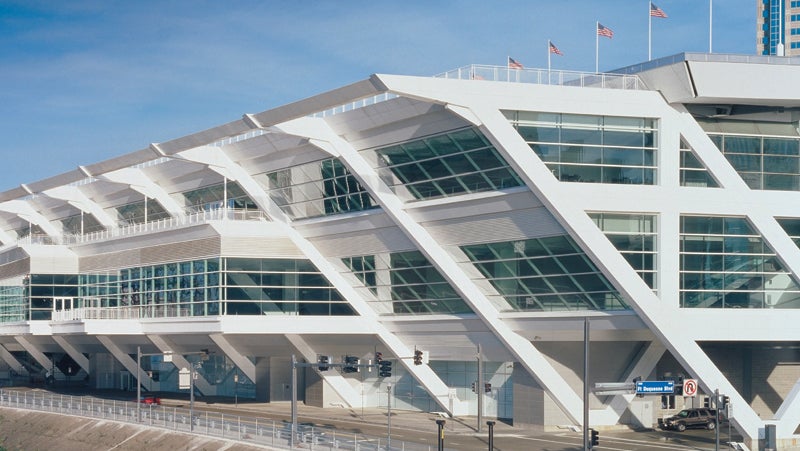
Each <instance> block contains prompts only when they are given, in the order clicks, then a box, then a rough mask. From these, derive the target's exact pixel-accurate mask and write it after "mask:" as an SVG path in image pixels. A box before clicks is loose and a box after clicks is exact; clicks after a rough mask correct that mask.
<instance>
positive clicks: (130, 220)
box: [117, 199, 170, 226]
mask: <svg viewBox="0 0 800 451" xmlns="http://www.w3.org/2000/svg"><path fill="white" fill-rule="evenodd" d="M145 212H146V213H145ZM169 217H170V214H169V213H168V212H167V210H165V209H164V207H163V206H161V204H160V203H158V201H157V200H155V199H147V200H141V201H138V202H132V203H130V204H126V205H121V206H119V207H117V219H118V220H119V222H120V225H122V226H126V225H130V224H143V223H144V222H153V221H159V220H161V219H166V218H169Z"/></svg>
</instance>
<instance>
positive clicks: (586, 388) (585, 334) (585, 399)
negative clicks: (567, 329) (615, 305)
mask: <svg viewBox="0 0 800 451" xmlns="http://www.w3.org/2000/svg"><path fill="white" fill-rule="evenodd" d="M583 449H585V450H589V449H591V445H590V444H589V317H588V316H585V317H584V318H583Z"/></svg>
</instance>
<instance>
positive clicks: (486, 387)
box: [483, 382, 492, 393]
mask: <svg viewBox="0 0 800 451" xmlns="http://www.w3.org/2000/svg"><path fill="white" fill-rule="evenodd" d="M483 392H484V393H491V392H492V384H491V383H490V382H486V383H485V384H483Z"/></svg>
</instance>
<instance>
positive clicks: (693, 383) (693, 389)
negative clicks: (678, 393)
mask: <svg viewBox="0 0 800 451" xmlns="http://www.w3.org/2000/svg"><path fill="white" fill-rule="evenodd" d="M695 395H697V380H695V379H684V380H683V396H695Z"/></svg>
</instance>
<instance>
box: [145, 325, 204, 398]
mask: <svg viewBox="0 0 800 451" xmlns="http://www.w3.org/2000/svg"><path fill="white" fill-rule="evenodd" d="M147 338H148V339H149V340H150V341H152V342H153V344H154V345H156V347H157V348H158V350H159V351H161V352H163V353H170V354H171V355H172V364H173V365H175V368H177V369H179V370H180V369H181V368H189V367H190V366H191V363H190V362H189V361H188V360H187V359H186V357H184V356H182V355H181V354H180V353H179V352H175V351H174V350H173V348H174V346H173V344H172V343H171V342H169V341H168V340H167V339H166V338H165V337H162V336H160V335H148V336H147ZM194 384H195V387H197V389H198V390H200V393H202V394H203V395H205V396H213V395H215V394H216V393H217V390H216V387H214V386H212V385H211V384H209V383H208V380H207V379H206V378H205V377H203V375H202V374H199V373H198V374H197V376H196V379H195V380H194Z"/></svg>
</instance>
